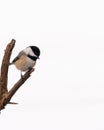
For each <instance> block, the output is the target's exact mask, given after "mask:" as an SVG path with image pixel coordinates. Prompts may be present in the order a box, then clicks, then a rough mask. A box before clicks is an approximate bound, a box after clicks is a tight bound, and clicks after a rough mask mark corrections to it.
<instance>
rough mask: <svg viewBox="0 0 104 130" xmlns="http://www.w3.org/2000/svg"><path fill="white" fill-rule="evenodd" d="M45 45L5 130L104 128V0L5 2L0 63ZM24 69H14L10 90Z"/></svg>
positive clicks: (0, 122)
mask: <svg viewBox="0 0 104 130" xmlns="http://www.w3.org/2000/svg"><path fill="white" fill-rule="evenodd" d="M12 38H14V39H15V40H16V45H15V48H14V50H13V53H12V56H11V60H12V59H13V58H14V57H15V56H16V55H17V54H18V52H19V51H20V50H22V49H24V48H25V47H27V46H29V45H36V46H38V47H39V48H40V49H41V56H40V60H38V61H37V65H36V67H35V68H36V70H35V72H34V73H32V75H31V77H30V79H28V81H26V83H25V84H24V85H23V86H22V87H21V88H20V89H19V90H18V92H17V93H16V94H15V96H14V97H13V99H12V101H14V102H18V103H19V104H18V105H8V106H6V109H5V110H3V111H2V112H1V115H0V129H3V130H7V129H10V130H19V129H20V130H104V3H103V0H17V1H16V0H8V1H7V0H1V1H0V62H1V61H2V56H3V54H4V50H5V47H6V45H7V43H9V42H10V41H11V39H12ZM19 78H20V72H19V71H18V70H17V69H16V68H15V67H14V66H11V67H10V68H9V83H8V87H9V89H10V88H11V87H12V85H13V84H14V83H15V82H16V81H17V80H18V79H19Z"/></svg>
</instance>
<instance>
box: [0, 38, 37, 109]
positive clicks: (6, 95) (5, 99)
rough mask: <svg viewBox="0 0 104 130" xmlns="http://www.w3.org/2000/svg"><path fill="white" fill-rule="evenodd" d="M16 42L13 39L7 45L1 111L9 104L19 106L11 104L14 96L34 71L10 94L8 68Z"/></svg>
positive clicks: (0, 88)
mask: <svg viewBox="0 0 104 130" xmlns="http://www.w3.org/2000/svg"><path fill="white" fill-rule="evenodd" d="M15 42H16V41H15V40H14V39H12V40H11V42H10V43H9V44H8V45H7V47H6V50H5V53H4V57H3V60H2V65H1V76H0V110H2V109H4V108H5V106H6V105H7V104H17V103H15V102H10V100H11V98H12V97H13V95H14V94H15V93H16V91H17V90H18V89H19V88H20V87H21V86H22V84H24V82H25V81H26V80H27V79H28V78H29V77H30V75H31V73H32V72H33V71H34V69H33V68H31V69H29V70H28V71H27V72H26V73H25V74H24V75H23V76H22V77H21V79H19V80H18V81H17V83H16V84H14V86H13V87H12V88H11V90H10V91H9V92H8V89H7V84H8V68H9V63H10V62H9V61H10V56H11V53H12V50H13V48H14V46H15Z"/></svg>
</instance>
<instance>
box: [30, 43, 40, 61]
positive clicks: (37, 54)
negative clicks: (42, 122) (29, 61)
mask: <svg viewBox="0 0 104 130" xmlns="http://www.w3.org/2000/svg"><path fill="white" fill-rule="evenodd" d="M30 48H31V49H32V51H33V53H34V54H35V55H36V56H37V59H39V56H40V49H39V48H38V47H37V46H30Z"/></svg>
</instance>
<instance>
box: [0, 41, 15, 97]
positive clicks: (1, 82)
mask: <svg viewBox="0 0 104 130" xmlns="http://www.w3.org/2000/svg"><path fill="white" fill-rule="evenodd" d="M15 42H16V41H15V40H14V39H12V41H11V42H10V43H9V44H8V45H7V47H6V50H5V54H4V57H3V60H2V65H1V76H0V96H1V95H2V93H5V92H7V82H8V67H9V61H10V56H11V53H12V49H13V47H14V45H15Z"/></svg>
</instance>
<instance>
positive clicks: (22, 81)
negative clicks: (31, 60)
mask: <svg viewBox="0 0 104 130" xmlns="http://www.w3.org/2000/svg"><path fill="white" fill-rule="evenodd" d="M33 71H34V69H33V68H31V69H29V70H28V71H27V72H26V73H25V74H24V75H23V76H22V77H21V79H20V80H19V81H18V82H17V83H16V84H15V85H14V86H13V87H12V89H11V90H10V91H9V92H8V96H7V98H8V101H10V99H11V98H12V96H13V95H14V94H15V93H16V91H17V90H18V89H19V88H20V87H21V85H22V84H23V83H24V82H25V81H26V80H27V79H28V78H29V77H30V74H31V73H32V72H33Z"/></svg>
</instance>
